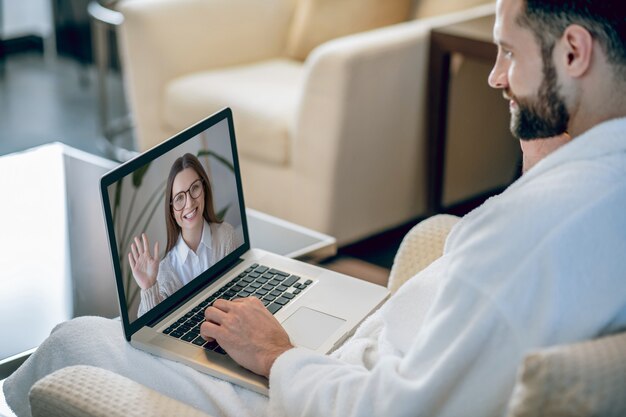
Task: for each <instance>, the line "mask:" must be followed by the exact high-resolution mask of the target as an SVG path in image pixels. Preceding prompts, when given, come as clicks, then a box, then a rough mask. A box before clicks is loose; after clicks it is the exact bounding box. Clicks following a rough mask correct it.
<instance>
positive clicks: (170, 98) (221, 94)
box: [163, 59, 303, 165]
mask: <svg viewBox="0 0 626 417" xmlns="http://www.w3.org/2000/svg"><path fill="white" fill-rule="evenodd" d="M302 68H303V67H302V64H301V63H299V62H298V61H293V60H288V59H276V60H268V61H263V62H260V63H257V64H253V65H247V66H240V67H230V68H228V69H223V70H213V71H205V72H199V73H195V74H191V75H188V76H185V77H181V78H177V79H174V80H172V81H171V82H169V83H168V84H167V85H166V87H165V92H164V94H165V97H164V100H163V102H164V109H163V112H164V120H165V122H166V123H167V124H168V127H169V128H172V129H175V130H176V131H179V130H182V129H185V128H186V127H188V126H190V125H192V124H194V123H196V122H198V121H199V120H202V119H203V118H205V117H207V116H209V115H211V114H213V113H214V112H216V111H218V110H220V109H222V108H224V107H230V108H232V109H233V119H234V122H235V134H236V137H237V148H238V151H239V153H240V154H241V155H245V156H248V157H250V158H256V159H259V160H263V161H265V162H271V163H274V164H279V165H285V164H287V163H288V162H289V155H290V141H291V139H290V138H291V137H292V134H291V131H292V126H293V123H294V119H295V112H296V110H297V107H298V99H299V94H300V90H301V86H300V84H301V80H302V71H303V69H302Z"/></svg>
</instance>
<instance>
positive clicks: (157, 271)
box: [128, 153, 235, 317]
mask: <svg viewBox="0 0 626 417" xmlns="http://www.w3.org/2000/svg"><path fill="white" fill-rule="evenodd" d="M165 224H166V228H167V247H166V250H165V257H164V258H163V260H161V261H160V262H159V260H158V253H159V242H158V241H157V242H155V244H154V253H150V242H149V240H148V237H147V236H146V234H145V233H143V234H142V235H141V239H140V238H139V237H135V238H134V242H133V243H132V245H131V251H130V252H129V254H128V261H129V263H130V267H131V270H132V273H133V277H134V278H135V281H136V282H137V285H139V287H140V288H141V302H140V304H139V311H138V312H137V316H138V317H139V316H141V315H143V314H144V313H145V312H147V311H149V310H150V309H152V308H153V307H154V306H156V305H157V304H159V303H160V302H161V301H163V300H164V299H165V298H167V297H168V296H170V295H172V294H173V293H174V292H176V291H177V290H178V289H179V288H181V287H182V286H183V285H185V284H187V283H188V282H189V281H191V280H192V279H194V278H195V277H197V276H198V275H200V274H201V273H202V272H204V271H206V270H207V269H208V268H209V267H210V266H211V265H213V264H215V263H216V262H218V261H219V260H220V259H222V258H223V257H224V256H226V255H228V254H229V253H230V252H232V251H233V250H234V249H235V239H234V230H233V227H232V226H231V225H230V224H228V223H224V222H222V221H221V220H219V219H218V218H217V216H216V215H215V210H214V208H213V193H212V192H211V184H210V182H209V177H208V175H207V173H206V171H205V170H204V168H203V167H202V165H201V164H200V161H198V158H196V157H195V156H193V155H192V154H189V153H186V154H185V155H183V156H181V157H180V158H178V159H176V161H174V164H173V165H172V168H171V169H170V174H169V176H168V178H167V186H166V188H165Z"/></svg>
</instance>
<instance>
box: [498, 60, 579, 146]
mask: <svg viewBox="0 0 626 417" xmlns="http://www.w3.org/2000/svg"><path fill="white" fill-rule="evenodd" d="M505 97H507V98H509V99H513V100H514V101H515V102H516V103H517V109H516V110H515V109H514V110H512V111H511V133H512V134H513V136H515V137H516V138H518V139H522V140H532V139H540V138H549V137H552V136H557V135H560V134H562V133H564V132H565V131H567V124H568V122H569V117H570V115H569V112H568V111H567V107H566V106H565V100H564V99H563V97H561V95H560V94H559V88H558V86H557V79H556V69H555V68H554V64H553V63H552V62H551V61H550V58H548V59H545V58H544V64H543V81H542V82H541V85H540V86H539V91H538V93H537V95H536V97H534V98H526V99H521V98H517V97H515V96H514V95H513V94H512V92H511V91H510V90H507V91H506V92H505Z"/></svg>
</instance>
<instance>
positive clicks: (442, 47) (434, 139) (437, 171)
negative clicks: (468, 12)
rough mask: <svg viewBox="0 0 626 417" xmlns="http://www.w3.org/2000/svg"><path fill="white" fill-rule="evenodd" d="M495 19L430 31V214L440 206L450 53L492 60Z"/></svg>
mask: <svg viewBox="0 0 626 417" xmlns="http://www.w3.org/2000/svg"><path fill="white" fill-rule="evenodd" d="M494 21H495V16H494V15H490V16H485V17H481V18H478V19H472V20H467V21H464V22H461V23H457V24H454V25H449V26H443V27H440V28H436V29H433V31H432V32H431V44H430V56H429V74H430V87H429V92H428V100H429V101H428V102H429V103H430V114H429V116H428V137H429V140H430V142H429V143H430V145H429V151H428V175H429V177H428V178H429V193H428V194H429V195H428V212H429V215H432V214H436V213H440V212H442V210H443V204H442V195H443V184H444V172H445V154H446V135H447V131H446V126H447V120H448V93H449V84H450V75H451V74H450V71H451V66H450V64H451V58H452V55H453V54H461V55H463V56H466V57H468V58H475V59H479V60H483V61H488V62H490V63H493V62H495V59H496V55H497V47H496V45H495V44H493V43H492V39H493V37H492V33H493V24H494Z"/></svg>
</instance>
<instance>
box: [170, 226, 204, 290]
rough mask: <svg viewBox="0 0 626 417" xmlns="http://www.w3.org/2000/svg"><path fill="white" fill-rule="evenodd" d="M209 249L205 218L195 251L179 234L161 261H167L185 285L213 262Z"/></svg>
mask: <svg viewBox="0 0 626 417" xmlns="http://www.w3.org/2000/svg"><path fill="white" fill-rule="evenodd" d="M211 249H212V245H211V227H209V223H208V222H207V221H206V220H205V221H204V226H203V227H202V237H201V239H200V244H199V245H198V249H197V250H196V252H194V251H193V250H192V249H191V248H190V247H189V246H187V243H186V242H185V239H183V235H182V234H179V235H178V240H177V241H176V245H174V247H173V248H172V250H171V251H169V252H168V253H167V255H165V259H164V260H163V261H161V263H163V262H169V263H170V265H171V266H172V270H174V271H175V272H176V275H177V276H178V279H179V280H180V281H181V282H182V283H183V285H185V284H187V283H188V282H189V281H191V280H192V279H194V278H195V277H197V276H198V275H200V274H201V273H202V272H204V271H206V270H207V269H209V267H210V266H211V265H213V264H214V263H215V259H214V257H213V252H212V250H211Z"/></svg>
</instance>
